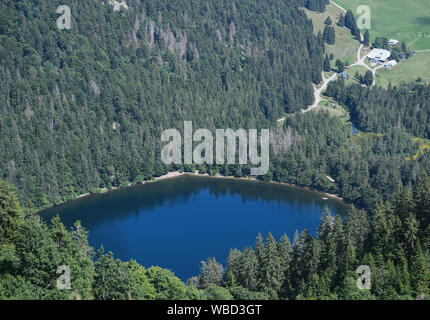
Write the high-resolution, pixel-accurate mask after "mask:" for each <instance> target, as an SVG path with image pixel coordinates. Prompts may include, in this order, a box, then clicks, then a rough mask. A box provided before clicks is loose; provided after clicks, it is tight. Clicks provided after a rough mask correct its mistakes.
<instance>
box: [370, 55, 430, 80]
mask: <svg viewBox="0 0 430 320" xmlns="http://www.w3.org/2000/svg"><path fill="white" fill-rule="evenodd" d="M429 66H430V52H417V53H416V54H414V55H413V56H412V57H410V58H409V59H408V60H403V61H402V62H401V63H399V64H398V65H396V66H395V67H393V68H391V69H386V68H383V69H380V70H378V71H377V72H376V83H377V84H378V85H380V86H383V87H385V88H386V87H387V86H388V84H389V83H390V82H391V83H392V84H393V85H395V84H399V83H401V82H411V81H415V80H417V78H419V77H420V78H421V79H423V80H424V81H426V82H430V68H429Z"/></svg>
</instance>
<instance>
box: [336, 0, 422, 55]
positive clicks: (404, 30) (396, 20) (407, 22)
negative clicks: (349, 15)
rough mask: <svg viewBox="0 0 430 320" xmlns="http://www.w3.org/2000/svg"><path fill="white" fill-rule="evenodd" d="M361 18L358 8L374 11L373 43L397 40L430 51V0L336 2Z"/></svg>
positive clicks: (350, 0)
mask: <svg viewBox="0 0 430 320" xmlns="http://www.w3.org/2000/svg"><path fill="white" fill-rule="evenodd" d="M334 2H336V3H337V4H339V5H341V6H342V7H344V8H345V9H351V10H352V12H354V14H356V15H357V8H358V7H359V6H361V5H367V6H369V7H370V9H371V14H372V18H371V30H370V37H371V40H373V39H375V38H376V37H386V38H388V39H390V38H394V39H397V40H399V41H404V42H405V43H406V44H409V43H412V42H413V43H412V44H411V45H410V46H409V47H408V48H409V49H411V50H424V49H430V3H429V0H334Z"/></svg>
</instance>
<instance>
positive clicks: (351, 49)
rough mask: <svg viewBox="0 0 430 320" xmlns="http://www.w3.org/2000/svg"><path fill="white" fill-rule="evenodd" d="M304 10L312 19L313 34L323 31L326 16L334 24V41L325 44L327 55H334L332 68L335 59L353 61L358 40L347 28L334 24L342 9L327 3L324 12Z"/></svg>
mask: <svg viewBox="0 0 430 320" xmlns="http://www.w3.org/2000/svg"><path fill="white" fill-rule="evenodd" d="M304 10H305V12H306V15H307V16H308V17H309V19H311V20H312V23H313V25H314V32H315V34H318V32H319V31H321V32H323V30H324V27H325V24H324V21H325V19H327V17H330V18H331V20H332V22H333V23H332V26H334V29H335V33H336V43H335V44H334V45H328V44H326V45H325V47H326V53H327V54H328V55H330V54H333V55H334V59H333V61H332V68H335V66H334V63H335V61H336V59H339V60H342V61H344V62H349V64H352V63H354V62H355V60H356V56H357V50H358V48H359V47H360V44H359V42H358V41H356V40H354V38H353V36H352V35H351V32H350V31H349V29H347V28H340V27H338V26H337V25H336V23H337V21H338V20H339V15H340V14H341V13H342V11H341V10H340V9H339V8H337V7H336V6H334V5H332V4H329V5H327V10H326V12H324V13H320V12H315V11H310V10H307V9H304Z"/></svg>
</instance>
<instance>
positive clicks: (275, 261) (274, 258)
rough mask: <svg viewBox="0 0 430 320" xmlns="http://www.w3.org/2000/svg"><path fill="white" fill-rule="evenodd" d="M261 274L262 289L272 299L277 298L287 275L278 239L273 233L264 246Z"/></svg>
mask: <svg viewBox="0 0 430 320" xmlns="http://www.w3.org/2000/svg"><path fill="white" fill-rule="evenodd" d="M260 276H261V278H260V291H262V292H265V293H267V294H268V296H269V297H270V298H271V299H277V298H278V293H279V292H280V289H281V286H282V284H283V281H284V276H285V275H284V272H283V269H282V262H281V259H280V257H279V254H278V248H277V245H276V241H275V239H274V238H273V236H272V234H271V233H269V235H268V237H267V239H266V244H265V246H264V253H263V257H262V264H261V271H260Z"/></svg>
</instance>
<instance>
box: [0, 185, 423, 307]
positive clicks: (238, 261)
mask: <svg viewBox="0 0 430 320" xmlns="http://www.w3.org/2000/svg"><path fill="white" fill-rule="evenodd" d="M429 210H430V179H428V178H422V179H419V181H418V183H417V184H416V186H415V187H414V188H413V189H411V188H404V189H402V190H401V191H400V192H399V193H397V194H396V196H395V201H394V202H393V203H382V202H380V203H378V205H377V207H376V208H375V210H374V211H373V212H372V215H371V216H369V215H368V214H367V213H366V212H364V211H363V210H357V209H354V208H352V209H351V210H350V211H349V212H348V215H347V218H346V219H345V220H342V218H341V217H339V216H336V217H335V216H333V215H331V213H330V212H329V211H328V210H326V211H325V212H324V213H323V214H322V222H321V225H320V227H319V230H318V234H317V237H316V238H314V237H312V235H311V234H310V233H309V232H308V231H307V230H304V231H302V232H301V233H300V234H296V235H295V236H294V239H293V242H292V243H291V241H290V239H288V237H287V236H283V237H282V238H281V239H279V241H276V240H275V239H274V238H273V236H272V235H271V234H269V235H268V236H267V238H266V239H265V240H263V238H262V236H261V235H259V236H258V238H257V241H256V243H255V248H254V249H253V248H245V249H244V250H242V251H241V250H238V249H232V250H231V251H230V254H229V256H228V261H227V266H226V269H224V267H223V266H222V265H221V264H219V263H218V262H217V261H216V260H215V259H213V258H209V259H208V260H207V261H205V262H202V266H201V274H200V275H199V276H197V277H194V278H191V279H189V281H187V283H183V282H182V281H181V280H180V279H178V278H177V277H175V276H174V273H173V272H172V271H170V270H166V269H162V268H159V267H151V268H149V269H145V268H144V267H143V266H141V265H139V264H138V263H137V262H136V261H134V260H131V261H128V262H122V261H120V260H118V259H115V258H114V256H113V254H112V252H107V253H106V252H104V250H103V248H100V250H98V251H97V253H95V252H94V249H93V248H91V247H89V245H88V240H87V238H88V232H87V231H86V230H85V229H84V228H83V227H82V226H81V224H80V223H79V222H77V223H76V224H75V226H74V227H73V228H72V229H71V230H67V229H66V228H65V227H64V225H63V224H62V223H61V221H60V219H59V217H57V218H54V219H53V220H52V222H51V224H50V225H49V226H47V225H46V223H45V222H43V220H42V219H41V218H40V216H39V215H37V214H34V213H27V214H24V213H23V211H22V209H21V208H20V205H19V203H18V199H17V197H16V194H15V193H14V191H13V189H12V188H11V187H10V186H8V185H7V184H6V183H4V182H1V183H0V299H100V300H111V299H115V300H120V299H143V300H152V299H156V300H165V299H178V300H181V299H200V300H204V299H210V300H228V299H240V300H248V299H252V300H255V299H258V300H266V299H354V300H355V299H415V298H421V297H426V296H428V294H429V284H430V272H429V268H428V263H429V249H430V248H429V243H430V225H429V222H430V221H429V220H430V219H429V217H430V212H429ZM61 265H68V266H69V267H70V270H71V273H72V274H73V280H72V281H73V290H72V289H71V290H59V289H58V288H57V286H56V279H57V278H58V274H57V273H56V271H57V268H58V266H61ZM358 265H367V266H369V267H370V271H371V278H370V281H371V289H370V290H365V289H359V288H358V287H357V284H356V283H357V278H358V276H357V272H356V269H357V266H358ZM367 281H368V280H367Z"/></svg>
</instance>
